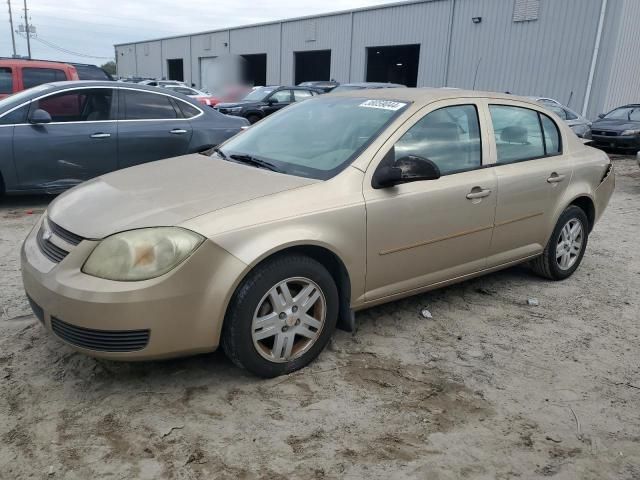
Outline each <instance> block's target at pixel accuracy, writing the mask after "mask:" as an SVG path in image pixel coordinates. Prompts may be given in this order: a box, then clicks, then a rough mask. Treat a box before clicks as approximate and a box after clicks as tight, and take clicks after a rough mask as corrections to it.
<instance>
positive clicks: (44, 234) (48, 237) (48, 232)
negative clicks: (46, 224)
mask: <svg viewBox="0 0 640 480" xmlns="http://www.w3.org/2000/svg"><path fill="white" fill-rule="evenodd" d="M51 236H52V233H51V230H45V231H44V232H42V239H43V240H47V241H48V240H51Z"/></svg>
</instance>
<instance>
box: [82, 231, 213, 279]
mask: <svg viewBox="0 0 640 480" xmlns="http://www.w3.org/2000/svg"><path fill="white" fill-rule="evenodd" d="M203 241H204V237H203V236H201V235H198V234H197V233H195V232H192V231H190V230H186V229H184V228H179V227H156V228H142V229H139V230H129V231H127V232H122V233H116V234H115V235H112V236H110V237H107V238H105V239H104V240H102V241H101V242H100V243H99V244H98V246H97V247H96V248H95V250H93V252H91V255H89V258H88V259H87V261H86V262H85V264H84V266H83V267H82V271H83V272H84V273H86V274H87V275H93V276H94V277H100V278H106V279H107V280H118V281H136V280H147V279H150V278H154V277H159V276H160V275H163V274H165V273H167V272H169V271H171V270H173V269H174V268H175V267H176V266H178V265H179V264H180V263H181V262H183V261H184V260H185V259H186V258H187V257H188V256H189V255H191V253H193V251H194V250H195V249H196V248H197V247H198V246H199V245H200V244H201V243H202V242H203Z"/></svg>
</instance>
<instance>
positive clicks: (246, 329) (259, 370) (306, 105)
mask: <svg viewBox="0 0 640 480" xmlns="http://www.w3.org/2000/svg"><path fill="white" fill-rule="evenodd" d="M613 188H614V175H613V172H612V166H611V163H610V161H609V158H608V157H607V155H606V154H604V153H603V152H601V151H599V150H596V149H593V148H591V147H589V146H586V145H584V144H583V143H582V142H581V141H580V140H579V139H578V137H576V135H575V134H574V133H573V132H572V131H571V129H570V128H569V127H568V126H567V125H566V124H565V123H564V122H562V121H561V120H560V119H559V118H558V117H557V116H556V115H555V114H553V113H552V112H550V111H548V110H546V109H545V108H544V107H543V106H542V105H540V104H538V103H536V102H533V101H530V100H526V99H521V98H517V97H514V96H512V95H500V94H489V93H480V92H467V91H463V90H447V89H400V88H398V89H379V90H366V91H352V92H344V93H337V94H332V95H323V96H319V97H317V98H313V99H310V100H308V101H305V102H301V103H299V104H296V105H292V106H291V107H289V108H287V109H284V110H282V111H280V112H278V113H275V114H274V115H272V116H270V117H269V118H267V119H265V120H264V121H263V122H260V123H258V124H256V125H254V126H252V127H251V128H249V129H247V130H246V131H244V132H243V133H240V134H238V135H236V136H235V137H233V138H231V139H230V140H228V141H226V142H225V143H223V144H221V145H220V146H219V147H218V148H217V149H215V150H214V151H212V152H211V153H210V156H205V155H201V154H192V155H187V156H182V157H178V158H174V159H167V160H161V161H158V162H154V163H151V164H144V165H138V166H134V167H131V168H128V169H125V170H121V171H118V172H114V173H110V174H107V175H104V176H101V177H98V178H96V179H93V180H91V181H88V182H86V183H83V184H81V185H79V186H77V187H75V188H73V189H72V190H70V191H68V192H67V193H65V194H64V195H61V196H60V197H58V198H57V199H56V200H55V201H54V202H52V203H51V205H50V207H49V208H48V210H47V212H46V213H45V214H44V215H43V217H42V218H41V219H40V221H39V222H38V223H37V225H36V226H35V227H34V229H33V231H32V232H31V233H30V234H29V236H28V237H27V239H26V241H25V242H24V245H23V248H22V274H23V280H24V287H25V290H26V292H27V295H28V297H29V300H30V302H31V305H32V308H33V310H34V312H35V314H36V316H38V318H39V319H40V320H41V321H42V323H43V324H44V326H45V327H46V328H47V329H48V330H50V331H52V332H53V333H54V334H55V335H56V336H57V337H59V338H60V339H62V340H63V341H64V342H66V343H67V344H69V345H71V346H72V347H74V348H76V349H78V350H79V351H81V352H84V353H86V354H89V355H94V356H97V357H103V358H109V359H116V360H139V359H153V358H162V357H171V356H179V355H186V354H194V353H199V352H208V351H212V350H215V349H216V348H217V347H218V346H219V345H221V346H222V348H223V349H224V351H225V352H226V354H227V355H228V356H229V357H230V358H231V359H232V360H233V361H234V362H235V363H236V364H238V365H240V366H242V367H245V368H246V369H248V370H250V371H251V372H253V373H254V374H257V375H260V376H264V377H273V376H277V375H281V374H285V373H289V372H292V371H294V370H297V369H299V368H302V367H303V366H305V365H307V364H308V363H309V362H310V361H312V360H313V359H314V358H315V357H316V356H318V354H319V353H320V352H321V351H322V349H323V348H324V347H325V345H326V344H327V342H328V341H329V338H330V337H331V334H332V333H333V330H334V329H335V328H336V326H338V327H341V328H345V329H349V328H352V326H353V312H354V311H357V310H360V309H363V308H367V307H370V306H372V305H377V304H380V303H384V302H389V301H392V300H396V299H398V298H402V297H406V296H409V295H414V294H416V293H419V292H424V291H426V290H429V289H433V288H437V287H441V286H443V285H447V284H451V283H454V282H459V281H462V280H465V279H468V278H471V277H474V276H478V275H482V274H485V273H487V272H491V271H495V270H499V269H502V268H505V267H508V266H510V265H514V264H517V263H522V262H529V264H530V265H531V267H532V269H533V270H534V271H535V272H537V273H538V274H540V275H542V276H544V277H546V278H548V279H551V280H562V279H565V278H567V277H569V276H570V275H571V274H573V273H574V271H575V270H576V269H577V268H578V266H579V265H580V262H581V260H582V257H583V255H584V253H585V249H586V247H587V240H588V237H589V233H590V232H591V229H592V228H593V226H594V224H595V223H596V221H597V220H598V219H599V218H600V216H601V215H602V212H603V211H604V209H605V207H606V206H607V203H608V202H609V198H610V197H611V194H612V192H613Z"/></svg>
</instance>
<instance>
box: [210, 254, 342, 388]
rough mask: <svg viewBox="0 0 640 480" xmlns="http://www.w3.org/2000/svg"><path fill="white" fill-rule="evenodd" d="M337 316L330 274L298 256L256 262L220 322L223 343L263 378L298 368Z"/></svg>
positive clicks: (313, 353) (335, 292)
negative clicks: (222, 324) (221, 322)
mask: <svg viewBox="0 0 640 480" xmlns="http://www.w3.org/2000/svg"><path fill="white" fill-rule="evenodd" d="M337 317H338V290H337V287H336V285H335V282H334V281H333V278H332V277H331V274H330V273H329V272H328V271H327V270H326V269H325V268H324V267H323V266H322V265H321V264H320V263H318V262H317V261H316V260H313V259H312V258H309V257H306V256H302V255H288V256H282V257H276V258H274V259H272V260H268V261H266V262H264V263H263V264H260V265H258V266H257V267H256V268H255V269H254V271H252V272H251V273H250V274H249V275H248V276H247V278H246V279H245V280H244V281H243V282H242V284H241V285H240V286H239V287H238V290H237V291H236V293H235V294H234V296H233V298H232V300H231V303H230V305H229V309H228V311H227V315H226V318H225V322H224V327H223V334H222V348H223V349H224V351H225V353H226V354H227V356H228V357H229V358H230V359H231V360H232V361H233V362H234V363H235V364H237V365H238V366H240V367H244V368H246V369H247V370H249V371H250V372H252V373H254V374H256V375H258V376H261V377H276V376H278V375H282V374H285V373H290V372H293V371H295V370H298V369H300V368H302V367H304V366H305V365H307V364H308V363H309V362H311V361H312V360H313V359H314V358H316V357H317V356H318V355H319V353H320V352H321V351H322V349H323V348H324V347H325V345H326V344H327V342H328V341H329V339H330V338H331V335H332V333H333V331H334V329H335V325H336V321H337Z"/></svg>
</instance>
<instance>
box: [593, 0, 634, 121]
mask: <svg viewBox="0 0 640 480" xmlns="http://www.w3.org/2000/svg"><path fill="white" fill-rule="evenodd" d="M611 1H612V0H609V3H611ZM639 19H640V1H638V0H624V3H623V5H622V12H621V15H620V28H619V29H618V37H617V43H616V47H615V49H614V50H613V52H611V55H612V57H613V60H612V62H611V69H610V76H609V84H608V87H607V89H606V90H605V92H606V96H605V98H604V102H603V104H602V111H603V112H608V111H609V110H611V109H613V108H615V107H618V106H620V105H624V104H626V103H640V22H639Z"/></svg>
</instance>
